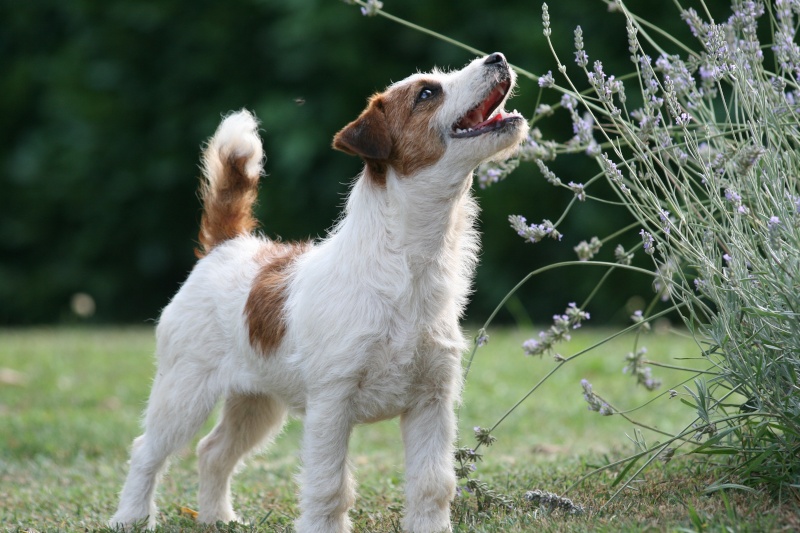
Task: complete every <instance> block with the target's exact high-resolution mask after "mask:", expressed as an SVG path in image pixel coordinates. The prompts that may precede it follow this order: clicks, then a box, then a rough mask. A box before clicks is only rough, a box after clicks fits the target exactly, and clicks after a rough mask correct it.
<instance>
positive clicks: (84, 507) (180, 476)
mask: <svg viewBox="0 0 800 533" xmlns="http://www.w3.org/2000/svg"><path fill="white" fill-rule="evenodd" d="M489 333H490V342H489V344H488V345H487V346H485V347H483V348H481V349H480V350H479V351H478V352H477V355H476V357H475V361H474V363H473V365H472V368H471V372H470V375H469V378H468V381H467V384H466V388H465V391H464V403H463V406H462V407H461V413H460V414H461V420H460V428H461V432H462V441H463V443H464V444H466V445H469V446H472V445H474V439H473V437H472V433H473V430H472V428H473V427H474V426H482V427H491V426H492V425H493V424H494V423H495V422H496V421H497V420H498V419H499V418H500V417H501V416H503V414H504V413H505V412H506V410H507V409H508V408H509V407H510V406H511V405H513V404H514V403H515V402H516V401H517V400H518V399H520V398H521V397H522V396H523V395H524V394H526V393H527V391H528V390H529V389H530V388H531V387H532V386H533V385H535V384H536V383H537V382H538V381H539V380H540V379H541V378H542V376H544V375H545V374H546V373H547V372H549V371H550V370H551V369H552V368H554V366H555V364H556V363H555V362H553V361H552V360H548V359H538V358H537V359H534V358H528V357H526V356H524V354H523V352H522V350H521V348H520V345H521V343H522V342H523V341H524V340H525V339H526V338H528V337H530V336H532V335H534V334H535V333H536V332H535V331H527V332H523V331H517V330H496V331H490V332H489ZM608 333H609V332H604V331H599V330H578V331H576V332H575V335H574V338H573V341H572V342H571V343H569V344H567V345H565V346H564V347H563V352H562V354H563V355H565V356H569V355H571V354H573V353H576V352H577V351H579V350H581V349H583V348H585V347H588V346H590V345H592V344H594V343H595V342H597V341H598V340H600V339H602V338H603V337H604V336H605V335H607V334H608ZM152 335H153V331H152V328H149V327H141V328H132V329H35V330H7V331H0V528H5V529H6V530H10V531H23V530H26V529H28V528H33V529H36V530H39V531H44V530H47V531H57V530H60V531H77V530H95V529H97V528H102V525H103V522H104V520H106V519H107V518H108V517H110V515H111V514H112V513H113V510H114V506H115V503H116V494H117V491H118V490H119V489H120V487H121V484H122V481H123V478H124V474H125V471H126V466H125V462H126V460H127V448H128V446H129V444H130V441H131V440H132V439H133V438H134V437H135V436H136V435H138V433H139V426H138V424H139V417H140V414H141V411H142V408H143V406H144V402H145V400H146V398H147V394H148V390H149V384H150V380H151V377H152V373H153V369H154V365H153V359H152V351H153V344H154V343H153V337H152ZM632 344H633V338H632V337H630V336H629V337H623V338H619V339H616V340H614V341H612V342H610V343H608V344H605V345H603V346H602V347H600V348H599V349H596V350H593V351H591V352H589V353H587V354H585V355H583V356H581V357H580V358H577V359H575V360H574V361H572V362H570V363H568V364H566V365H564V366H563V367H562V368H560V370H559V371H558V372H556V373H555V374H554V375H553V376H552V377H551V378H550V379H548V380H547V381H546V382H545V383H544V385H543V386H542V387H541V388H540V389H538V390H537V391H536V392H535V393H534V394H533V395H531V396H530V397H529V398H528V399H527V400H526V401H525V402H524V403H523V404H522V405H521V406H520V407H519V408H518V409H517V410H516V411H515V412H514V413H512V414H511V415H510V416H509V417H508V418H507V419H506V420H505V421H504V422H503V423H502V424H501V425H500V426H499V427H498V428H497V430H496V431H495V432H494V433H493V434H494V436H496V437H497V439H498V440H497V442H496V443H495V445H494V446H493V447H492V448H490V449H489V450H484V451H486V455H485V458H484V462H483V463H481V464H480V465H479V469H478V471H477V472H476V475H478V476H479V477H480V478H481V479H482V480H483V481H486V482H488V483H489V484H490V486H492V487H493V488H495V489H496V490H498V491H501V492H503V493H505V494H507V495H508V496H509V497H511V498H512V499H513V500H514V501H515V506H514V509H513V510H511V511H507V512H499V511H494V512H491V513H482V512H478V510H477V509H476V507H475V503H474V501H472V500H473V499H471V498H470V497H469V496H463V497H460V498H459V499H458V500H457V501H456V503H455V504H454V513H453V519H454V523H455V524H456V528H457V529H458V530H459V531H497V532H500V531H503V532H505V531H530V530H532V529H542V530H545V531H589V530H592V531H595V530H601V531H642V530H652V531H674V530H678V529H681V528H684V530H687V531H695V530H708V531H769V530H779V529H780V528H788V529H797V528H798V527H800V520H798V508H797V505H796V504H795V505H791V504H784V506H783V507H776V506H775V505H774V504H773V503H772V501H771V500H770V499H769V498H768V497H767V496H766V495H763V494H744V493H739V492H730V493H715V494H713V495H711V496H705V495H703V493H702V490H703V488H704V486H705V485H706V484H707V483H709V482H710V481H712V480H713V469H712V468H711V466H710V465H707V464H702V463H694V462H691V461H688V460H685V459H683V460H675V461H673V462H672V463H670V464H669V465H667V466H664V465H661V464H659V465H658V466H655V467H653V468H652V469H650V470H648V471H646V472H645V473H644V475H643V476H642V477H641V479H639V480H637V481H636V482H635V483H633V484H631V486H630V487H629V488H628V489H626V490H625V491H623V493H622V494H621V495H620V497H619V498H617V499H616V500H615V501H614V502H613V503H612V504H611V505H609V506H608V507H606V508H605V509H602V510H601V509H600V507H601V506H602V505H603V503H605V501H606V500H607V499H608V497H609V496H610V495H611V494H612V493H613V492H614V490H616V489H615V488H612V487H611V486H610V484H611V481H613V476H614V473H616V472H619V470H612V471H611V472H608V473H604V474H602V475H599V476H596V477H593V478H590V479H589V480H588V481H587V482H585V483H584V484H582V485H581V486H579V487H578V488H576V489H575V490H573V491H572V492H570V493H569V494H568V496H569V497H570V498H572V499H573V500H574V501H575V502H576V503H580V504H581V505H583V506H585V507H586V508H587V511H586V512H585V513H583V514H582V515H579V516H572V515H567V514H565V513H563V512H561V511H553V512H547V510H546V509H543V508H538V507H535V506H532V505H530V504H527V503H526V502H525V501H524V500H523V499H522V495H523V494H524V492H525V491H527V490H531V489H541V490H547V491H551V492H555V493H559V494H563V493H564V491H565V490H566V488H567V487H568V486H570V485H571V484H572V483H573V482H574V481H575V480H577V479H578V478H580V477H581V476H582V475H583V474H585V473H586V472H588V471H589V470H590V469H591V467H592V466H593V465H595V466H596V465H600V464H604V463H607V462H608V461H610V460H613V459H616V458H619V457H621V456H622V454H625V453H630V452H632V451H633V449H634V447H633V443H632V441H631V440H629V438H628V436H633V426H632V425H631V423H629V422H627V421H625V420H624V419H622V417H620V416H610V417H601V416H599V415H598V414H597V413H593V412H590V411H588V410H587V408H586V403H585V402H584V400H583V398H582V389H581V386H580V380H581V379H582V378H586V379H588V380H589V381H590V382H591V383H592V384H593V386H594V390H595V391H596V392H597V393H599V394H600V395H602V396H603V397H604V398H605V399H606V400H607V401H609V402H610V403H612V404H613V405H614V406H615V407H616V408H618V409H630V408H633V407H636V406H638V405H640V404H642V403H644V402H645V401H648V400H650V399H652V398H655V397H656V396H658V395H659V394H662V393H664V392H665V391H667V390H668V389H669V388H670V387H672V386H673V385H675V384H677V383H679V382H680V381H683V380H685V379H686V378H687V377H689V376H688V375H687V374H685V373H682V372H679V371H675V370H665V369H661V368H654V374H655V376H656V377H658V378H660V379H661V380H662V381H663V383H664V384H663V386H662V387H661V388H660V389H659V390H658V391H656V392H648V391H646V390H644V389H643V388H641V387H637V386H636V385H635V383H634V379H633V378H632V377H631V376H627V375H623V373H622V368H623V366H624V364H625V363H624V357H625V354H626V353H627V352H629V351H631V350H632ZM641 344H644V345H645V346H647V347H648V357H650V358H652V359H653V360H656V361H659V362H662V363H667V364H670V365H679V366H687V365H690V366H694V367H698V365H700V364H702V361H697V360H696V359H695V358H696V356H697V353H698V350H697V347H696V346H695V345H694V343H693V342H692V341H691V340H688V339H686V338H684V337H681V336H678V335H675V334H669V335H668V334H658V333H650V334H648V335H646V336H645V337H644V338H643V339H642V341H641ZM687 358H688V359H689V360H684V359H687ZM693 359H694V360H693ZM674 388H676V389H677V390H678V391H679V392H680V391H681V390H682V388H680V387H677V386H675V387H674ZM692 414H693V413H692V409H691V408H689V407H687V406H686V405H683V404H681V403H680V401H679V399H678V398H673V399H669V397H668V395H662V396H660V397H658V398H657V399H655V400H654V401H653V402H652V403H651V404H650V405H649V406H647V407H646V408H645V409H642V410H640V411H636V412H634V413H631V416H634V417H635V418H636V419H637V420H640V421H642V422H644V423H646V424H648V425H650V426H655V427H658V428H661V429H664V430H667V431H672V430H675V429H680V428H682V427H684V426H685V425H686V424H688V423H690V422H691V421H692ZM210 424H211V422H209V427H210ZM300 432H301V426H300V424H299V422H297V421H293V422H291V423H290V424H289V425H288V426H287V428H286V431H285V432H284V434H283V435H282V436H281V437H280V438H279V439H278V440H277V442H276V443H275V444H274V445H273V447H272V448H270V449H269V450H268V451H267V452H266V453H264V454H262V455H259V456H258V457H256V458H254V459H252V460H250V461H249V462H248V464H247V466H246V467H245V468H244V469H243V470H242V471H241V473H240V474H239V475H238V476H237V478H236V480H235V483H234V498H235V502H236V506H237V508H238V510H239V511H240V513H241V515H242V516H243V517H244V518H245V519H247V520H248V521H250V522H251V524H252V525H249V526H232V527H231V528H230V529H231V530H233V531H288V530H290V524H291V521H292V519H293V517H294V516H295V515H296V513H297V508H296V502H295V492H296V486H295V482H294V478H293V475H294V473H295V472H296V471H297V468H298V460H297V456H298V443H299V437H300ZM644 436H645V437H646V438H647V441H648V442H652V441H654V440H656V439H657V437H656V436H655V435H654V434H652V433H645V434H644ZM351 455H352V460H353V464H354V466H355V468H356V470H357V476H358V478H359V480H360V489H359V499H358V501H357V504H356V508H355V509H354V510H353V512H352V515H353V519H354V523H355V524H356V527H357V530H359V531H397V530H398V525H397V524H398V523H399V517H400V513H401V508H402V504H403V494H402V487H403V473H402V463H403V455H402V447H401V445H400V437H399V430H398V428H397V424H396V422H394V421H390V422H384V423H380V424H374V425H370V426H364V427H359V428H357V430H356V431H355V434H354V437H353V440H352V446H351ZM196 487H197V479H196V476H195V457H194V454H193V452H192V450H191V449H187V450H186V453H184V454H182V456H181V457H179V458H177V459H176V460H175V461H174V462H173V466H172V468H171V470H170V472H169V474H168V475H167V476H166V477H165V479H164V482H163V484H162V487H161V490H160V496H159V507H160V510H161V514H162V516H161V517H159V525H160V526H164V528H165V530H180V529H185V528H190V529H191V528H193V527H194V528H195V530H198V531H199V530H203V528H201V527H199V526H194V524H193V522H192V520H191V518H189V517H188V516H186V515H185V514H181V508H189V509H191V508H194V506H195V492H196ZM226 527H227V526H226Z"/></svg>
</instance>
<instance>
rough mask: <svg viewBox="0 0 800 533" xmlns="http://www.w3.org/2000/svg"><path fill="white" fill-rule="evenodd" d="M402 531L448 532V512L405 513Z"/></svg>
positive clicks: (421, 532) (410, 532) (419, 532)
mask: <svg viewBox="0 0 800 533" xmlns="http://www.w3.org/2000/svg"><path fill="white" fill-rule="evenodd" d="M403 531H405V532H407V533H450V532H451V531H453V527H452V525H451V524H450V513H449V512H447V513H443V512H430V513H414V514H407V515H406V516H405V517H404V518H403Z"/></svg>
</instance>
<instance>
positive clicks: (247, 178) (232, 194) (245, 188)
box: [194, 154, 258, 259]
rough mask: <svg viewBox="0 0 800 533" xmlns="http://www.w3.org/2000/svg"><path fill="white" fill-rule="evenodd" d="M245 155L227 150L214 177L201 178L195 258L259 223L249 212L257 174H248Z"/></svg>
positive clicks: (245, 232) (255, 196) (253, 201)
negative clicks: (198, 228) (230, 152)
mask: <svg viewBox="0 0 800 533" xmlns="http://www.w3.org/2000/svg"><path fill="white" fill-rule="evenodd" d="M207 157H209V156H207ZM214 157H216V156H214ZM248 159H249V156H240V157H237V156H236V154H230V155H228V157H227V158H226V159H224V160H223V161H222V165H221V174H220V175H218V176H216V177H215V178H214V180H213V181H211V180H209V179H205V180H204V181H203V184H202V186H201V190H200V197H201V198H202V201H203V217H202V219H201V221H200V233H199V235H198V240H199V241H200V248H195V251H194V253H195V255H196V256H197V258H198V259H200V258H202V257H204V256H205V255H207V254H208V253H209V252H210V251H211V249H212V248H214V246H216V245H218V244H219V243H221V242H224V241H226V240H228V239H232V238H234V237H236V236H238V235H242V234H247V233H250V232H251V231H253V230H254V229H255V228H256V227H257V226H258V221H257V220H256V219H255V218H253V212H252V209H253V204H254V203H255V201H256V198H257V196H258V174H256V175H254V176H252V175H248V174H247V172H246V165H247V161H248Z"/></svg>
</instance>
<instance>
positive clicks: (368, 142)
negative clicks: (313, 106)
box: [333, 96, 392, 161]
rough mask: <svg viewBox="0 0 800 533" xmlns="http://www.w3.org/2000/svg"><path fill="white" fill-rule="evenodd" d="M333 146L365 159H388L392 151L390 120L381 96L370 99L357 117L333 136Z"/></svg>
mask: <svg viewBox="0 0 800 533" xmlns="http://www.w3.org/2000/svg"><path fill="white" fill-rule="evenodd" d="M333 147H334V148H336V149H337V150H341V151H342V152H344V153H346V154H350V155H357V156H359V157H361V158H362V159H365V160H373V161H386V160H387V159H389V155H390V154H391V152H392V137H391V135H390V134H389V121H388V120H387V119H386V110H385V109H384V106H383V100H382V99H381V97H380V96H375V97H373V98H372V100H370V102H369V105H368V106H367V108H366V109H365V110H364V111H363V112H362V113H361V115H359V117H358V118H357V119H355V120H354V121H353V122H351V123H350V124H348V125H347V126H345V127H344V128H342V129H341V131H339V133H337V134H336V136H334V138H333Z"/></svg>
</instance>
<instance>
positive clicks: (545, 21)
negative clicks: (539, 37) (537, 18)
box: [542, 4, 552, 37]
mask: <svg viewBox="0 0 800 533" xmlns="http://www.w3.org/2000/svg"><path fill="white" fill-rule="evenodd" d="M542 27H543V28H544V29H543V30H542V33H544V36H545V37H550V34H551V33H552V31H551V30H550V10H549V8H548V7H547V4H542Z"/></svg>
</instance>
